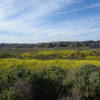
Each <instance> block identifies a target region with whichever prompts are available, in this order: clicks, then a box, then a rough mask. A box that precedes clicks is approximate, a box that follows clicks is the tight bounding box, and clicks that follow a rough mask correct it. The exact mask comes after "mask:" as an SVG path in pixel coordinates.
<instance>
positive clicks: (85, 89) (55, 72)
mask: <svg viewBox="0 0 100 100" xmlns="http://www.w3.org/2000/svg"><path fill="white" fill-rule="evenodd" d="M0 100H100V50H45V51H44V50H41V51H30V52H11V53H9V52H6V53H4V52H0Z"/></svg>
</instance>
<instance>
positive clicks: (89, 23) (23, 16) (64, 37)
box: [0, 0, 100, 43]
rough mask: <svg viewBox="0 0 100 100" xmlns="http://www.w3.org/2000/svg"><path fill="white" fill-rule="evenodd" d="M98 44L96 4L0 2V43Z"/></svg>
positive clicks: (75, 0) (95, 0) (87, 0)
mask: <svg viewBox="0 0 100 100" xmlns="http://www.w3.org/2000/svg"><path fill="white" fill-rule="evenodd" d="M84 40H100V0H0V43H38V42H50V41H84Z"/></svg>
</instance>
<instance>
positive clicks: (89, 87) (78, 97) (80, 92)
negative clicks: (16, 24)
mask: <svg viewBox="0 0 100 100" xmlns="http://www.w3.org/2000/svg"><path fill="white" fill-rule="evenodd" d="M64 85H65V87H66V88H69V90H70V93H69V95H71V96H70V97H71V98H74V100H100V95H99V93H100V70H99V68H97V67H96V66H94V65H85V66H82V67H81V68H80V69H78V70H76V71H72V72H70V73H69V74H68V76H67V77H66V79H65V81H64ZM66 92H67V91H66Z"/></svg>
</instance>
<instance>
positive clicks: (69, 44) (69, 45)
mask: <svg viewBox="0 0 100 100" xmlns="http://www.w3.org/2000/svg"><path fill="white" fill-rule="evenodd" d="M39 48H54V49H60V48H62V49H64V48H65V49H100V41H92V40H91V41H80V42H79V41H59V42H47V43H37V44H33V43H30V44H26V43H21V44H18V43H14V44H8V43H7V44H6V43H1V44H0V50H16V49H19V50H20V49H28V50H29V49H30V50H31V49H39Z"/></svg>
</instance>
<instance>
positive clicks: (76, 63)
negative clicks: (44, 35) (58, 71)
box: [0, 58, 100, 70]
mask: <svg viewBox="0 0 100 100" xmlns="http://www.w3.org/2000/svg"><path fill="white" fill-rule="evenodd" d="M85 64H93V65H96V66H100V60H62V59H61V60H60V59H54V60H36V59H16V58H6V59H0V68H1V69H2V68H12V67H27V68H30V69H38V68H41V67H52V66H57V67H62V68H64V69H67V70H71V69H75V68H79V67H80V66H82V65H85Z"/></svg>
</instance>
